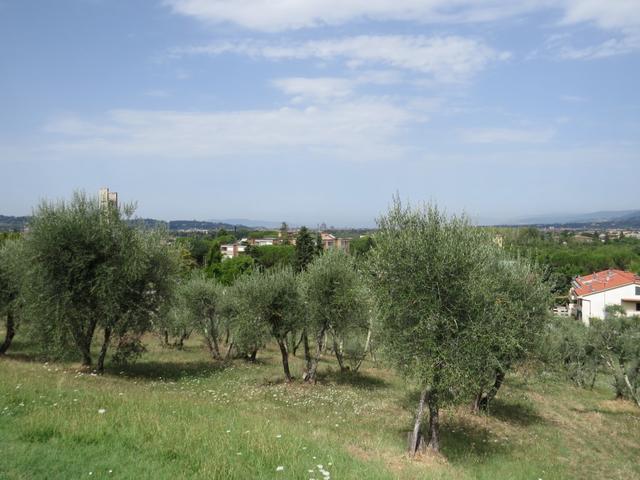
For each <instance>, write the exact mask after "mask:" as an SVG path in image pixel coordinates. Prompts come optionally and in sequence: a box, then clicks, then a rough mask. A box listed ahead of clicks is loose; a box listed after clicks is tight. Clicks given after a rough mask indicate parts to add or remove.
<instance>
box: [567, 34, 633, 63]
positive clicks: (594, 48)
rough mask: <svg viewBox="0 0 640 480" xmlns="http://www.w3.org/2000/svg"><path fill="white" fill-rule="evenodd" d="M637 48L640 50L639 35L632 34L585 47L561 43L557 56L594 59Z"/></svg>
mask: <svg viewBox="0 0 640 480" xmlns="http://www.w3.org/2000/svg"><path fill="white" fill-rule="evenodd" d="M638 50H640V35H637V36H636V35H633V36H623V37H621V38H610V39H608V40H605V41H604V42H601V43H598V44H596V45H589V46H586V47H573V46H569V45H563V46H561V47H560V48H558V49H557V56H558V57H559V58H561V59H565V60H595V59H598V58H606V57H613V56H616V55H625V54H629V53H633V52H635V51H638Z"/></svg>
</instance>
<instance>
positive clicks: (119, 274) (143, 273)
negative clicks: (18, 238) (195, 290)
mask: <svg viewBox="0 0 640 480" xmlns="http://www.w3.org/2000/svg"><path fill="white" fill-rule="evenodd" d="M132 213H133V208H132V207H130V206H129V207H125V208H124V209H122V210H120V209H118V208H115V207H113V206H108V207H100V205H99V204H98V201H97V200H96V199H93V198H89V197H87V196H86V195H85V194H83V193H76V194H75V195H74V197H73V199H72V200H71V201H70V202H64V201H61V202H58V203H46V202H45V203H42V204H41V205H40V206H39V207H38V208H37V209H36V210H35V212H34V215H33V218H32V221H31V224H30V231H29V234H28V235H27V236H26V238H25V249H26V255H27V257H28V259H29V262H30V268H29V269H28V272H27V275H28V279H27V282H25V283H26V284H28V288H26V289H25V293H26V297H27V298H26V300H25V301H26V304H27V305H28V308H29V316H30V320H33V322H34V325H35V331H36V335H37V337H38V339H39V340H41V341H42V342H43V343H44V344H45V348H47V349H49V347H51V346H53V345H52V344H53V343H54V342H55V341H56V340H57V341H61V342H63V343H65V344H69V343H70V344H71V345H73V346H74V347H75V348H76V350H77V352H78V353H79V354H80V356H81V358H82V364H83V365H84V366H90V365H92V363H93V355H92V351H91V347H92V343H93V341H94V337H95V335H96V333H97V331H98V330H102V333H103V340H102V345H101V348H100V352H99V355H98V359H97V370H98V371H99V372H102V370H103V369H104V361H105V357H106V355H107V351H108V349H109V346H110V344H111V342H112V340H113V339H114V338H115V339H117V347H118V350H119V353H120V355H119V357H121V358H122V357H123V355H125V354H126V352H134V351H136V350H139V348H138V347H137V344H139V342H140V338H141V336H142V334H143V333H144V332H145V331H147V330H148V329H149V328H150V326H151V323H152V320H153V319H154V318H156V317H158V316H159V315H162V314H163V313H164V312H163V310H164V308H165V307H166V306H167V300H168V299H169V298H171V295H172V291H173V289H174V286H175V283H176V277H177V273H178V271H179V265H180V260H179V257H178V253H177V251H176V250H175V249H174V248H173V247H171V246H170V245H169V244H168V242H167V241H166V239H165V238H164V235H163V233H162V232H158V231H143V230H140V229H136V228H133V227H131V226H130V224H129V223H128V222H127V219H128V217H130V215H131V214H132Z"/></svg>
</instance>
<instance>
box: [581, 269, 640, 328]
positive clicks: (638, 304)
mask: <svg viewBox="0 0 640 480" xmlns="http://www.w3.org/2000/svg"><path fill="white" fill-rule="evenodd" d="M569 298H570V303H569V312H570V313H571V314H572V315H573V316H575V317H576V318H578V319H579V320H581V321H582V322H583V323H585V324H586V325H589V321H590V320H591V319H592V318H605V308H606V307H608V306H610V305H620V306H622V308H624V310H625V311H626V312H627V314H628V315H640V276H638V275H636V274H635V273H632V272H625V271H622V270H603V271H602V272H596V273H593V274H591V275H586V276H584V277H581V276H578V277H576V278H575V279H574V281H573V285H572V287H571V291H570V293H569Z"/></svg>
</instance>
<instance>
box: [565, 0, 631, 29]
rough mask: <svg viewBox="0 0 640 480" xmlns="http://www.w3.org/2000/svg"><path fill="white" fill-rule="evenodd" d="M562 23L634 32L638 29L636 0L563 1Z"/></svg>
mask: <svg viewBox="0 0 640 480" xmlns="http://www.w3.org/2000/svg"><path fill="white" fill-rule="evenodd" d="M564 3H565V16H564V19H563V23H565V24H575V23H582V22H591V23H594V24H595V25H596V26H598V27H599V28H602V29H605V30H615V29H620V30H635V29H637V28H638V27H640V2H638V0H565V2H564Z"/></svg>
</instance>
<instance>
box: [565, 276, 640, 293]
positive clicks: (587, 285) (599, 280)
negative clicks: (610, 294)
mask: <svg viewBox="0 0 640 480" xmlns="http://www.w3.org/2000/svg"><path fill="white" fill-rule="evenodd" d="M634 283H635V284H638V285H640V277H639V276H638V275H636V274H635V273H632V272H625V271H623V270H603V271H602V272H596V273H592V274H591V275H586V276H584V277H580V276H578V277H576V278H575V280H574V281H573V291H574V292H575V293H576V295H579V296H582V295H591V294H592V293H598V292H602V291H604V290H609V289H611V288H617V287H622V286H624V285H630V284H634Z"/></svg>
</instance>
